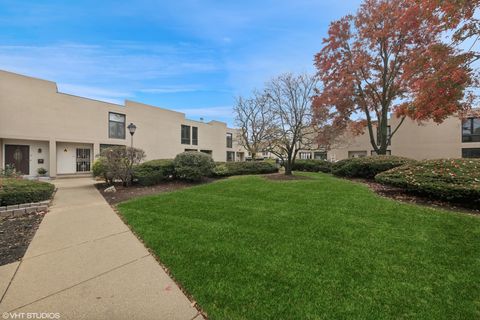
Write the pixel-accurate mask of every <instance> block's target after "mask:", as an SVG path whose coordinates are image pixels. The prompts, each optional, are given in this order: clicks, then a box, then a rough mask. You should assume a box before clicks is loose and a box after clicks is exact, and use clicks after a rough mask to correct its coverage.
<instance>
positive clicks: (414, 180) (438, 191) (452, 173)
mask: <svg viewBox="0 0 480 320" xmlns="http://www.w3.org/2000/svg"><path fill="white" fill-rule="evenodd" d="M375 180H376V181H378V182H380V183H383V184H388V185H392V186H395V187H400V188H403V189H405V190H406V191H408V192H411V193H415V194H419V195H424V196H428V197H431V198H435V199H440V200H445V201H453V202H463V204H465V205H470V206H472V205H473V206H476V207H479V206H480V160H476V159H440V160H425V161H420V162H418V163H411V164H407V165H404V166H401V167H397V168H394V169H391V170H389V171H386V172H383V173H380V174H378V175H377V176H376V177H375Z"/></svg>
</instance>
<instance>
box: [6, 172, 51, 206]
mask: <svg viewBox="0 0 480 320" xmlns="http://www.w3.org/2000/svg"><path fill="white" fill-rule="evenodd" d="M54 190H55V186H54V185H53V184H51V183H47V182H40V181H31V180H24V179H13V178H12V179H10V178H4V179H0V205H1V206H9V205H14V204H22V203H30V202H38V201H44V200H48V199H50V198H51V197H52V194H53V191H54Z"/></svg>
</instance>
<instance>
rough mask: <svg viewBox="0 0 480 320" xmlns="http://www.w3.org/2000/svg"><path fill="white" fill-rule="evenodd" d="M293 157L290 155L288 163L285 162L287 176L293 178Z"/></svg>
mask: <svg viewBox="0 0 480 320" xmlns="http://www.w3.org/2000/svg"><path fill="white" fill-rule="evenodd" d="M292 167H293V166H292V155H290V154H289V155H288V157H287V161H286V162H285V175H286V176H291V175H292Z"/></svg>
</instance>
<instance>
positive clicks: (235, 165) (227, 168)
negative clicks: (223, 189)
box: [213, 161, 278, 177]
mask: <svg viewBox="0 0 480 320" xmlns="http://www.w3.org/2000/svg"><path fill="white" fill-rule="evenodd" d="M276 172H278V168H277V166H276V165H275V163H274V162H268V161H247V162H217V163H216V165H215V168H214V169H213V176H215V177H229V176H239V175H245V174H266V173H276Z"/></svg>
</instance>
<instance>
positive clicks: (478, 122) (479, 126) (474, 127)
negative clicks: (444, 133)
mask: <svg viewBox="0 0 480 320" xmlns="http://www.w3.org/2000/svg"><path fill="white" fill-rule="evenodd" d="M462 142H480V118H468V119H465V120H464V121H463V123H462Z"/></svg>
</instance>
